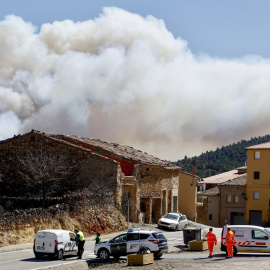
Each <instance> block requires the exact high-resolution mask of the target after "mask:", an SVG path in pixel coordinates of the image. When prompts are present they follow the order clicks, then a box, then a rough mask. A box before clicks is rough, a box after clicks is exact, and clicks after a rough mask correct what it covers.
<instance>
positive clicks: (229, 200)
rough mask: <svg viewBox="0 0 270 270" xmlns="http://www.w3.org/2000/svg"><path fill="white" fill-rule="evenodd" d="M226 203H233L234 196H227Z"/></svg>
mask: <svg viewBox="0 0 270 270" xmlns="http://www.w3.org/2000/svg"><path fill="white" fill-rule="evenodd" d="M226 202H227V203H230V202H232V196H231V195H227V196H226Z"/></svg>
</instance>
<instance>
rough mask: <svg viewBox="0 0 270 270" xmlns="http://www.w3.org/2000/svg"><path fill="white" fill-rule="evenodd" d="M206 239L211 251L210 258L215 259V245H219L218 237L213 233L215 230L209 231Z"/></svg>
mask: <svg viewBox="0 0 270 270" xmlns="http://www.w3.org/2000/svg"><path fill="white" fill-rule="evenodd" d="M205 238H206V239H207V244H208V250H209V256H208V258H212V257H213V249H214V245H216V244H217V237H216V235H215V234H214V233H213V229H212V228H210V229H209V232H208V233H207V234H206V235H205Z"/></svg>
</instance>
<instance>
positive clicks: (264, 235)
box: [220, 225, 270, 254]
mask: <svg viewBox="0 0 270 270" xmlns="http://www.w3.org/2000/svg"><path fill="white" fill-rule="evenodd" d="M228 227H229V228H231V230H232V232H233V233H234V238H235V243H234V245H233V253H234V254H236V253H237V252H255V253H266V252H270V231H269V230H267V229H265V228H263V227H260V226H252V225H226V226H224V227H223V229H222V232H221V248H220V249H221V251H225V252H227V250H226V244H225V242H226V234H227V228H228Z"/></svg>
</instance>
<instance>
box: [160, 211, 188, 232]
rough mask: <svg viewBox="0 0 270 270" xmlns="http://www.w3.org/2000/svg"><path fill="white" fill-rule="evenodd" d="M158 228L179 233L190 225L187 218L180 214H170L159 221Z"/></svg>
mask: <svg viewBox="0 0 270 270" xmlns="http://www.w3.org/2000/svg"><path fill="white" fill-rule="evenodd" d="M157 225H158V228H167V229H171V230H175V231H178V230H180V229H183V228H186V227H187V225H188V220H187V217H186V216H185V215H183V214H180V213H174V212H171V213H168V214H166V215H165V216H163V217H162V218H160V219H159V220H158V224H157Z"/></svg>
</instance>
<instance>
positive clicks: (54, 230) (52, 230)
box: [37, 229, 71, 234]
mask: <svg viewBox="0 0 270 270" xmlns="http://www.w3.org/2000/svg"><path fill="white" fill-rule="evenodd" d="M44 232H49V233H56V234H59V233H64V232H68V233H70V232H71V231H68V230H58V229H51V230H42V231H38V232H37V233H44Z"/></svg>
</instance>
